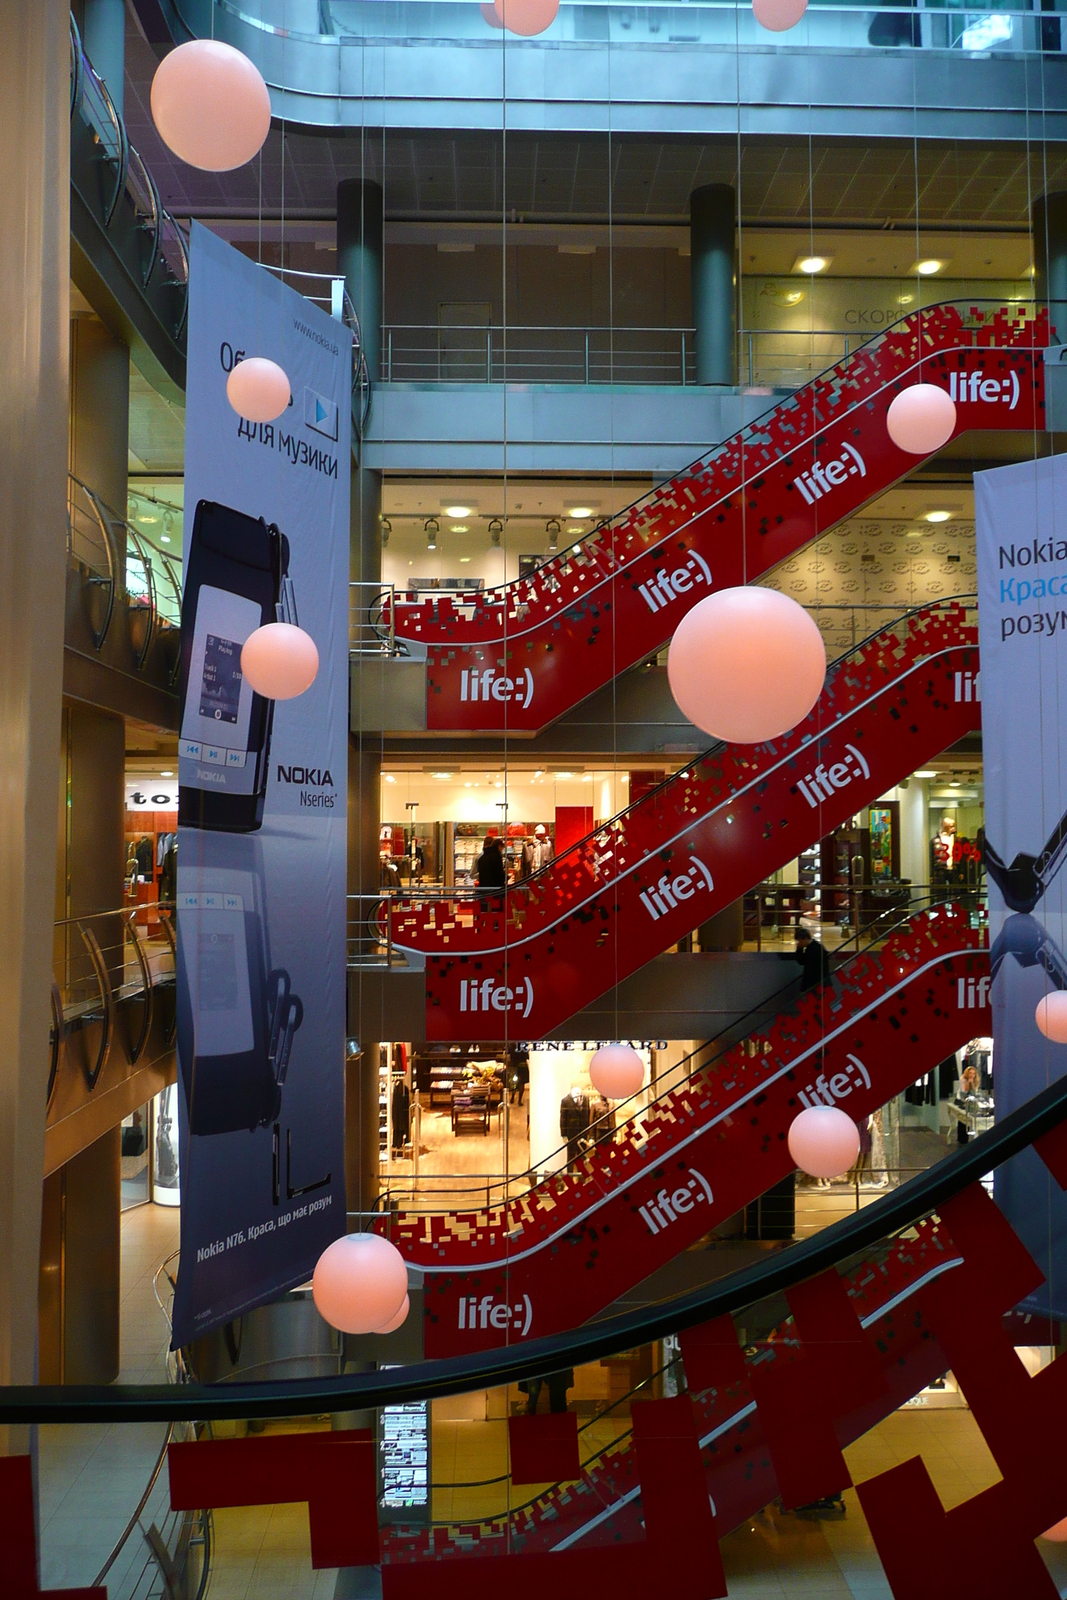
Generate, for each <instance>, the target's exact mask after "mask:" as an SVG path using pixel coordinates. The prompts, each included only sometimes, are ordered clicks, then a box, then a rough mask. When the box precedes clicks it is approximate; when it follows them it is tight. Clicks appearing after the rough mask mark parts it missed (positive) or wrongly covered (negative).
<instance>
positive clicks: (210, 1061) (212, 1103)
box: [177, 836, 304, 1135]
mask: <svg viewBox="0 0 1067 1600" xmlns="http://www.w3.org/2000/svg"><path fill="white" fill-rule="evenodd" d="M209 840H210V836H205V838H204V840H203V845H204V847H205V848H204V851H203V854H202V857H201V859H200V860H199V861H197V862H195V863H193V864H192V865H188V866H182V865H179V867H178V897H177V919H178V966H179V974H180V977H179V982H178V986H177V987H178V1059H179V1061H180V1063H181V1077H182V1087H183V1090H184V1093H185V1104H186V1109H187V1112H188V1117H189V1131H190V1133H193V1134H200V1135H210V1134H217V1133H237V1132H240V1131H241V1130H242V1129H245V1130H248V1131H254V1130H255V1129H256V1128H265V1127H269V1126H270V1124H271V1123H273V1122H275V1121H276V1119H277V1117H278V1115H279V1112H280V1109H281V1102H282V1090H283V1088H284V1086H285V1077H286V1073H287V1071H288V1068H289V1057H290V1055H291V1053H292V1048H293V1036H294V1034H295V1033H296V1031H297V1029H298V1028H299V1027H300V1024H301V1022H302V1021H303V1020H304V1008H303V1005H302V1003H301V1001H300V998H299V997H298V996H297V995H295V994H293V993H292V990H291V986H290V982H289V974H288V972H286V971H285V969H284V968H282V967H272V966H271V962H270V946H269V936H268V929H267V908H266V904H265V897H264V892H263V870H262V865H261V861H260V852H259V841H258V840H256V839H247V840H242V841H238V840H236V839H229V840H227V841H226V848H225V859H223V857H222V852H221V851H218V850H213V849H212V848H211V847H210V844H209ZM213 856H216V857H218V860H217V862H216V861H213V860H212V857H213Z"/></svg>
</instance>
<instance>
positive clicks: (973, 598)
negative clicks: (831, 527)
mask: <svg viewBox="0 0 1067 1600" xmlns="http://www.w3.org/2000/svg"><path fill="white" fill-rule="evenodd" d="M977 603H978V596H977V594H976V593H975V592H974V591H973V590H972V591H970V592H968V593H963V594H952V595H944V596H942V597H941V598H939V599H937V600H933V601H928V602H927V603H926V604H925V605H921V606H909V607H908V608H907V609H906V610H904V611H901V612H900V613H899V614H898V615H897V617H896V618H895V619H894V620H893V621H892V622H883V623H882V624H881V625H880V626H879V627H877V628H874V629H873V630H872V631H871V632H870V633H869V634H867V635H866V637H865V638H863V639H861V640H859V642H858V643H856V644H851V645H849V647H848V649H847V650H845V651H843V652H842V653H841V655H839V656H837V657H835V659H834V660H833V661H831V662H830V663H829V665H828V666H827V669H826V675H827V678H829V676H830V674H831V673H834V672H837V671H839V670H840V669H841V668H842V667H843V666H844V665H845V663H846V662H847V661H848V660H849V659H850V658H851V657H853V656H856V655H858V654H859V653H860V651H861V650H866V649H867V648H868V647H869V646H870V645H871V644H873V643H874V641H875V640H876V639H880V638H881V637H882V636H883V635H884V634H886V633H888V632H889V631H890V630H891V629H892V628H895V627H899V626H900V625H901V624H903V623H908V622H910V621H911V620H912V619H913V618H915V617H919V616H922V615H924V614H928V613H931V612H940V611H942V610H947V609H949V608H950V607H952V606H976V605H977ZM815 609H818V608H815ZM857 609H858V608H857ZM915 665H918V662H916V663H913V667H914V666H915ZM913 667H911V668H909V669H908V670H909V671H911V670H913ZM888 687H892V686H891V685H889V686H888ZM879 692H884V691H879ZM857 709H858V708H857V707H851V708H849V711H848V713H846V714H848V715H852V714H854V712H855V710H857ZM835 720H836V719H835ZM832 726H833V724H832V723H831V724H830V726H829V727H828V728H827V729H825V730H824V733H828V732H829V731H830V728H832ZM729 748H730V745H729V742H728V741H727V740H725V739H719V740H716V742H715V743H714V744H712V745H710V746H709V747H708V748H707V749H706V750H702V751H701V752H700V754H699V755H694V756H690V757H689V758H688V759H687V760H685V761H684V762H683V763H682V765H681V766H680V767H679V768H678V771H677V772H672V773H670V774H669V775H668V776H667V777H666V778H664V779H663V780H662V781H661V782H660V783H658V784H656V786H655V788H654V789H649V790H647V791H646V792H645V793H644V794H643V795H641V797H640V799H638V800H632V801H631V802H630V804H629V805H627V806H624V807H623V809H622V810H621V811H617V812H616V813H615V815H614V816H612V817H606V818H605V819H604V821H603V822H600V823H598V824H597V826H596V827H594V828H591V829H590V830H589V832H588V833H587V834H585V835H584V836H583V837H582V838H581V839H576V840H575V841H574V843H573V844H570V845H568V846H567V848H566V850H564V851H562V852H561V853H560V854H559V855H558V856H553V858H552V860H551V861H549V862H547V863H546V864H545V866H543V867H539V868H538V870H537V871H536V872H532V873H531V874H530V876H529V877H528V878H522V879H520V881H519V882H518V883H509V884H506V885H505V887H504V888H503V889H500V890H492V889H485V888H480V887H479V886H478V885H477V884H455V885H452V886H451V887H448V888H445V887H444V886H442V889H441V892H440V893H439V894H435V893H434V892H433V889H432V888H431V889H429V890H428V891H422V892H420V893H418V894H412V892H411V890H410V888H409V889H408V890H407V891H404V890H401V891H400V892H399V893H398V892H397V891H395V890H393V891H388V890H386V891H383V892H382V894H381V897H380V898H381V903H383V904H384V906H385V908H386V910H387V913H388V914H390V915H392V914H396V913H398V912H399V911H400V910H401V909H402V908H403V907H404V906H405V904H407V905H410V907H412V908H413V907H414V906H415V905H417V904H418V903H419V902H420V901H423V900H425V901H437V902H444V903H446V904H447V903H448V902H449V901H455V902H456V903H458V904H461V905H466V904H467V903H468V902H470V901H478V900H484V901H488V902H491V903H492V904H493V905H494V906H495V905H496V904H497V902H499V903H500V908H501V910H506V905H507V899H508V896H509V895H510V894H511V893H512V892H513V891H515V890H523V889H528V888H530V887H532V886H533V887H537V886H538V880H539V879H542V878H544V877H546V876H547V875H548V874H549V873H551V872H553V871H554V870H555V869H556V868H558V867H560V866H562V865H563V864H564V863H565V862H566V861H567V858H568V857H574V858H575V859H577V856H578V854H579V852H581V851H583V850H585V849H587V848H588V846H589V845H590V844H591V843H594V842H595V841H596V840H597V839H598V838H599V837H600V835H601V834H605V833H608V832H609V831H615V830H617V829H618V828H619V827H620V826H621V825H622V824H623V823H624V822H625V820H626V818H627V817H628V816H629V815H630V814H631V812H633V811H636V810H637V809H638V807H642V806H649V805H651V804H653V803H654V802H655V800H656V798H657V797H658V796H662V795H663V794H664V793H665V791H666V790H668V789H669V788H670V786H671V785H672V784H673V783H676V782H677V780H678V775H679V773H681V772H690V771H693V770H694V769H695V768H697V767H699V766H701V765H702V764H703V763H704V762H705V761H711V760H714V758H715V757H716V756H717V755H719V754H721V752H722V751H724V750H727V749H729ZM766 776H767V774H766V773H760V774H759V775H758V777H757V778H754V779H751V780H750V783H756V782H763V781H764V779H765V778H766ZM748 786H749V784H746V785H744V786H743V787H742V789H738V790H733V791H731V792H730V794H728V795H726V796H724V797H723V798H722V799H721V800H719V801H717V802H716V805H715V806H714V807H712V808H710V809H712V810H715V809H718V807H719V806H720V805H733V804H735V803H736V801H737V797H738V795H739V794H740V793H743V790H744V788H745V787H748ZM629 870H632V869H629ZM568 915H570V912H569V911H561V912H560V917H561V918H562V917H564V916H568ZM392 942H393V943H394V944H397V943H398V941H397V939H396V938H395V937H394V938H393V940H392ZM401 948H403V945H402V943H401Z"/></svg>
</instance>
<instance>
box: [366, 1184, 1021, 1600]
mask: <svg viewBox="0 0 1067 1600" xmlns="http://www.w3.org/2000/svg"><path fill="white" fill-rule="evenodd" d="M973 1204H974V1202H968V1209H969V1208H970V1205H973ZM977 1204H978V1209H979V1212H981V1211H982V1210H983V1209H984V1208H983V1207H982V1205H981V1201H978V1203H977ZM989 1205H990V1207H991V1206H992V1202H989ZM947 1209H950V1208H947ZM971 1276H972V1273H971V1269H970V1268H969V1265H968V1262H967V1260H966V1259H965V1255H964V1251H963V1250H962V1249H961V1248H960V1246H959V1244H958V1243H957V1241H956V1240H955V1239H954V1237H953V1235H952V1232H951V1225H950V1222H948V1221H946V1220H945V1219H944V1218H927V1219H925V1220H924V1221H922V1222H920V1223H919V1225H918V1227H916V1228H915V1229H913V1230H909V1233H908V1235H907V1236H906V1237H898V1238H896V1239H894V1240H891V1241H889V1243H888V1245H883V1246H881V1247H879V1248H878V1249H877V1250H876V1251H874V1252H871V1253H869V1254H868V1255H866V1256H865V1257H864V1258H863V1259H862V1260H860V1261H859V1262H858V1263H857V1264H855V1265H854V1266H852V1268H851V1270H850V1271H848V1272H847V1273H845V1274H844V1275H843V1277H842V1279H841V1280H840V1282H841V1284H842V1285H843V1286H844V1290H845V1293H846V1294H847V1297H848V1303H849V1305H850V1307H851V1309H852V1311H853V1313H854V1315H855V1318H856V1321H857V1323H858V1326H859V1328H860V1329H862V1330H863V1332H864V1333H865V1334H866V1335H867V1337H868V1340H869V1351H870V1355H871V1358H872V1359H871V1363H870V1369H869V1373H868V1380H869V1381H868V1386H867V1392H866V1393H863V1392H861V1393H860V1395H858V1396H857V1394H856V1392H855V1390H854V1389H853V1388H851V1387H850V1386H849V1385H847V1384H842V1383H840V1382H839V1383H837V1384H829V1385H827V1386H826V1387H825V1388H824V1389H823V1391H822V1394H821V1397H820V1405H821V1408H822V1418H821V1420H822V1422H823V1423H824V1425H829V1426H830V1427H832V1429H833V1432H834V1434H835V1436H836V1439H837V1441H838V1443H839V1444H840V1445H841V1446H847V1445H848V1444H850V1443H852V1442H853V1441H854V1440H855V1439H857V1438H859V1437H860V1436H861V1435H862V1434H864V1433H866V1432H867V1431H868V1430H869V1429H870V1428H872V1427H874V1426H875V1425H876V1424H877V1423H878V1422H880V1421H881V1420H882V1419H883V1418H884V1417H886V1416H888V1415H889V1414H890V1413H891V1412H892V1411H894V1410H896V1409H897V1408H898V1407H899V1406H901V1405H903V1404H905V1402H906V1401H908V1400H909V1399H911V1398H912V1397H913V1396H914V1395H915V1394H917V1393H918V1392H919V1391H920V1390H922V1389H923V1388H925V1387H926V1386H927V1385H928V1384H930V1383H932V1382H935V1381H936V1380H938V1379H939V1378H940V1377H941V1375H942V1374H943V1373H944V1371H945V1369H946V1368H947V1366H948V1365H949V1362H948V1360H947V1358H946V1356H945V1354H944V1352H943V1350H942V1349H941V1348H940V1346H939V1345H938V1343H937V1340H936V1337H931V1335H930V1327H929V1314H928V1307H927V1302H928V1300H929V1298H930V1293H929V1292H930V1291H931V1290H932V1289H933V1286H934V1285H935V1284H937V1283H938V1282H939V1281H940V1280H941V1279H942V1278H951V1280H952V1283H953V1286H954V1287H956V1286H959V1287H960V1288H961V1289H962V1287H963V1286H964V1283H965V1280H967V1279H968V1278H969V1277H971ZM813 1283H814V1284H815V1285H818V1284H819V1283H820V1280H819V1279H815V1280H813ZM831 1287H832V1285H831ZM1016 1288H1017V1285H1016V1284H1014V1283H1013V1285H1012V1288H1011V1289H1010V1290H1008V1291H1007V1293H1005V1294H1004V1296H1003V1298H1002V1300H1001V1302H1000V1303H999V1304H998V1305H997V1310H998V1312H1001V1313H1002V1312H1005V1311H1008V1310H1010V1309H1011V1306H1012V1304H1013V1303H1014V1302H1013V1300H1012V1294H1013V1293H1014V1291H1015V1289H1016ZM808 1298H809V1300H810V1298H811V1297H810V1295H809V1297H808ZM789 1309H790V1311H791V1312H792V1306H790V1308H789ZM756 1314H757V1315H758V1310H757V1313H756ZM752 1319H753V1312H752V1310H750V1311H749V1312H748V1313H746V1314H742V1316H741V1317H739V1318H738V1321H739V1322H741V1323H742V1325H744V1324H745V1323H747V1324H748V1330H751V1328H752ZM720 1326H721V1327H724V1328H725V1330H726V1331H725V1333H724V1334H723V1338H725V1337H726V1334H727V1333H730V1334H732V1332H733V1330H732V1329H730V1327H729V1323H728V1319H727V1318H725V1317H723V1318H721V1319H720ZM742 1337H743V1338H744V1339H745V1340H746V1347H745V1351H744V1356H743V1358H741V1359H742V1360H743V1368H742V1367H741V1365H740V1361H739V1360H738V1359H737V1357H735V1359H734V1360H733V1361H732V1362H730V1367H731V1368H732V1370H729V1371H728V1370H727V1364H726V1363H725V1362H724V1363H723V1372H722V1381H721V1382H718V1383H716V1384H709V1383H707V1381H706V1377H707V1374H702V1373H701V1366H702V1365H703V1363H701V1362H699V1361H697V1360H694V1358H693V1353H692V1349H693V1347H692V1346H690V1347H689V1348H688V1349H687V1348H686V1340H685V1336H684V1335H683V1356H684V1359H685V1373H686V1377H687V1378H688V1387H689V1392H690V1394H691V1395H692V1399H693V1410H694V1414H695V1421H696V1426H697V1430H698V1437H699V1443H700V1450H701V1456H702V1465H703V1468H704V1473H705V1477H706V1482H707V1491H708V1495H709V1497H710V1500H711V1503H712V1506H713V1508H714V1517H715V1531H716V1533H717V1535H718V1536H719V1537H720V1538H721V1537H723V1536H724V1535H725V1534H727V1533H729V1532H730V1531H731V1530H732V1529H734V1528H736V1527H738V1526H739V1525H740V1524H742V1523H743V1522H745V1521H746V1520H747V1519H748V1518H750V1517H752V1516H754V1515H755V1514H756V1513H758V1512H759V1511H761V1510H762V1509H763V1507H764V1506H766V1505H768V1504H770V1503H771V1502H773V1501H774V1500H775V1498H776V1497H777V1496H778V1495H779V1494H780V1493H782V1486H781V1485H780V1483H779V1480H778V1477H777V1475H776V1471H775V1465H776V1463H775V1460H774V1459H773V1457H772V1454H771V1451H770V1449H769V1448H768V1437H767V1435H768V1431H769V1430H768V1429H765V1428H764V1426H762V1425H761V1424H762V1422H763V1415H762V1408H761V1406H760V1404H759V1403H758V1399H757V1396H758V1395H759V1391H760V1388H761V1385H760V1377H761V1376H762V1374H761V1368H762V1369H763V1371H766V1364H767V1362H768V1360H770V1361H771V1362H772V1364H774V1365H777V1361H778V1360H779V1359H781V1360H782V1361H783V1363H789V1364H792V1363H793V1362H795V1361H797V1360H798V1359H802V1352H801V1349H800V1347H799V1345H798V1342H797V1333H796V1327H795V1325H793V1324H787V1325H782V1324H779V1325H778V1326H772V1327H771V1328H770V1329H769V1330H767V1331H766V1332H765V1333H762V1334H758V1335H753V1333H752V1332H751V1331H747V1330H746V1333H745V1334H744V1335H743V1336H742ZM737 1356H738V1357H740V1350H739V1351H738V1352H737ZM690 1367H692V1371H690ZM678 1369H679V1363H678V1362H677V1360H676V1361H675V1362H673V1363H671V1364H669V1365H668V1367H667V1368H666V1369H665V1372H661V1373H657V1374H656V1378H655V1382H654V1384H649V1385H648V1386H647V1388H649V1389H651V1388H653V1387H655V1388H656V1389H659V1390H660V1392H662V1389H663V1381H662V1380H663V1378H664V1376H666V1374H667V1373H670V1374H671V1376H672V1379H673V1382H672V1385H671V1386H672V1387H675V1386H676V1385H678V1384H679V1383H680V1381H681V1374H680V1372H679V1370H678ZM801 1371H802V1372H803V1369H801ZM702 1380H703V1381H702ZM649 1398H651V1394H647V1393H642V1392H637V1393H635V1394H633V1395H632V1396H627V1397H626V1399H627V1400H635V1401H638V1402H641V1401H644V1400H646V1399H649ZM609 1409H610V1408H609ZM635 1409H636V1408H635ZM775 1443H776V1444H777V1443H778V1441H775ZM797 1446H798V1450H799V1451H801V1452H807V1453H809V1459H810V1458H811V1457H814V1456H815V1454H816V1452H815V1451H814V1450H813V1449H812V1448H811V1446H812V1439H811V1432H810V1431H808V1432H805V1434H804V1436H803V1437H802V1438H801V1439H800V1440H798V1441H797ZM582 1454H583V1457H584V1459H583V1461H582V1472H581V1476H580V1478H579V1479H578V1480H577V1481H569V1482H566V1483H558V1484H555V1485H553V1486H552V1487H550V1488H548V1489H546V1490H545V1491H543V1492H541V1493H540V1494H538V1495H536V1497H534V1498H532V1499H529V1500H528V1501H527V1502H526V1503H525V1504H523V1503H521V1497H520V1496H517V1498H520V1503H519V1504H518V1505H516V1506H515V1507H513V1508H512V1509H511V1510H509V1511H508V1513H507V1514H506V1515H501V1516H500V1517H497V1518H491V1519H486V1520H484V1521H480V1522H479V1521H476V1520H475V1519H474V1518H473V1517H467V1518H465V1519H464V1521H463V1523H462V1525H460V1524H458V1523H456V1524H449V1523H438V1524H437V1526H435V1527H434V1528H433V1530H432V1532H430V1533H428V1534H427V1533H426V1532H420V1533H419V1534H416V1533H415V1532H414V1530H413V1529H410V1528H404V1527H399V1528H398V1527H392V1528H388V1529H384V1530H383V1548H382V1559H383V1565H385V1564H388V1565H389V1566H393V1565H401V1564H407V1563H409V1562H421V1561H425V1560H426V1559H427V1558H429V1557H431V1556H432V1558H433V1559H434V1560H435V1561H437V1560H441V1559H448V1558H452V1559H455V1560H467V1561H469V1560H470V1558H471V1557H472V1556H474V1557H476V1558H478V1559H483V1560H484V1559H486V1558H490V1557H493V1556H503V1555H506V1554H512V1555H532V1554H535V1553H537V1552H548V1551H553V1552H556V1553H559V1554H562V1553H563V1552H564V1551H566V1550H574V1549H593V1548H597V1547H601V1546H604V1545H609V1544H613V1543H615V1542H616V1541H618V1540H620V1539H622V1540H624V1541H626V1542H627V1543H634V1544H638V1543H639V1542H640V1541H641V1540H642V1537H643V1530H642V1503H641V1476H642V1474H641V1468H640V1462H639V1461H638V1459H637V1450H636V1449H635V1447H634V1441H633V1437H632V1433H631V1431H630V1430H629V1429H625V1430H620V1436H619V1438H618V1439H617V1440H616V1441H615V1442H613V1443H612V1444H610V1445H609V1446H607V1447H606V1448H604V1447H602V1448H600V1449H599V1450H596V1449H594V1450H593V1451H591V1452H588V1453H587V1452H585V1451H583V1452H582ZM779 1464H780V1462H779ZM783 1475H784V1474H783ZM843 1486H844V1485H839V1486H838V1487H843ZM397 1576H398V1577H399V1575H397ZM393 1587H394V1586H393V1585H392V1584H390V1585H389V1587H388V1588H387V1589H386V1593H389V1592H390V1591H391V1590H393ZM394 1592H398V1593H399V1592H402V1586H401V1585H398V1586H397V1588H396V1590H395V1591H394ZM723 1592H725V1591H723Z"/></svg>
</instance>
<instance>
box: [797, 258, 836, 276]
mask: <svg viewBox="0 0 1067 1600" xmlns="http://www.w3.org/2000/svg"><path fill="white" fill-rule="evenodd" d="M833 259H834V258H833V256H797V258H796V260H795V261H794V262H793V271H794V272H806V273H807V274H808V276H809V277H814V275H815V273H817V272H825V271H826V269H827V267H828V266H829V265H830V263H831V261H832V260H833Z"/></svg>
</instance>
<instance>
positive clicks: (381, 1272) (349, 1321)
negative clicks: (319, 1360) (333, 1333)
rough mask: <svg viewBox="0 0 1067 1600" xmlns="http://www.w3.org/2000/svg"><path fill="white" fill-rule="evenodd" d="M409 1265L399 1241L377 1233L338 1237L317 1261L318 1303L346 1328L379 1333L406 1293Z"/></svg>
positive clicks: (315, 1288)
mask: <svg viewBox="0 0 1067 1600" xmlns="http://www.w3.org/2000/svg"><path fill="white" fill-rule="evenodd" d="M407 1292H408V1269H407V1267H406V1266H405V1265H404V1258H403V1256H402V1255H401V1254H400V1251H399V1250H398V1249H397V1248H396V1246H395V1245H391V1244H390V1243H389V1240H388V1239H383V1238H382V1237H381V1235H380V1234H377V1233H348V1234H345V1236H344V1238H342V1239H335V1240H334V1242H333V1244H331V1245H328V1246H327V1248H326V1249H325V1250H324V1251H323V1252H322V1255H321V1256H320V1257H319V1259H318V1261H317V1263H316V1265H315V1273H314V1276H313V1277H312V1280H311V1293H312V1298H313V1299H314V1301H315V1306H316V1309H317V1310H318V1313H319V1315H320V1316H321V1317H323V1318H325V1320H326V1321H327V1322H328V1323H329V1324H330V1326H331V1327H332V1328H338V1329H339V1330H340V1331H341V1332H342V1333H380V1332H384V1331H385V1326H386V1323H390V1322H392V1319H393V1318H394V1317H395V1316H396V1314H397V1312H398V1311H399V1310H400V1308H401V1306H402V1305H403V1304H404V1301H405V1300H406V1299H407Z"/></svg>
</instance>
